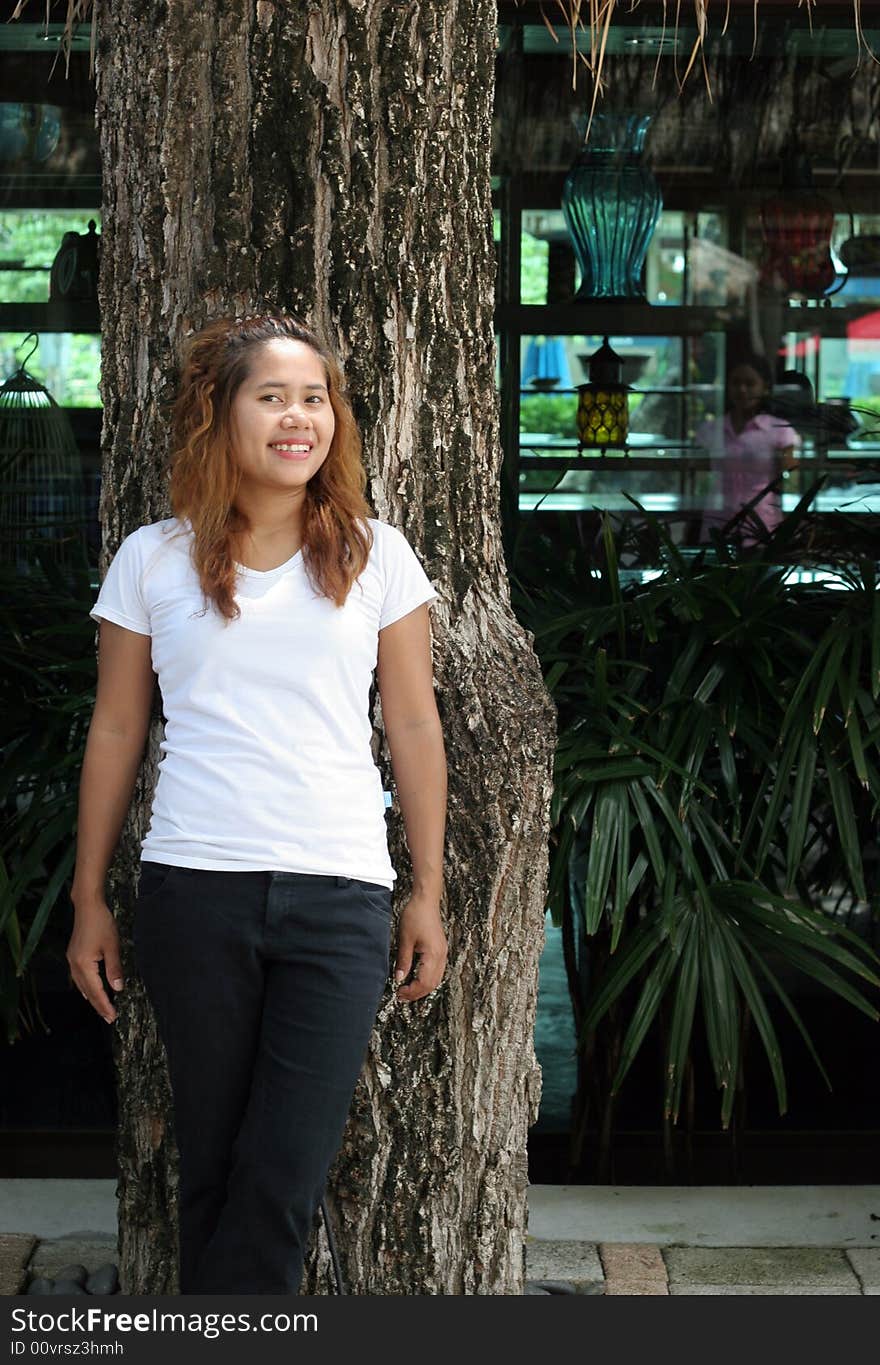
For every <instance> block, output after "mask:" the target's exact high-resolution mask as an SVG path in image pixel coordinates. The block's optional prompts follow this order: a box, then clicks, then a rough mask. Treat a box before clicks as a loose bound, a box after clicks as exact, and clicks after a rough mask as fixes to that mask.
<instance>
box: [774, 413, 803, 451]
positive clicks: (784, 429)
mask: <svg viewBox="0 0 880 1365" xmlns="http://www.w3.org/2000/svg"><path fill="white" fill-rule="evenodd" d="M770 423H771V426H770V434H771V436H772V438H773V449H774V450H787V449H788V447H789V446H794V447H795V448H798V447H799V446H800V444H801V438H800V436H799V435H798V433H797V432H796V431H795V429H794V427H792V426H789V424H788V422H786V421H785V420H784V419H783V418H781V417H771V418H770Z"/></svg>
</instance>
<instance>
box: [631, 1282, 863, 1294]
mask: <svg viewBox="0 0 880 1365" xmlns="http://www.w3.org/2000/svg"><path fill="white" fill-rule="evenodd" d="M607 1292H608V1291H607V1290H606V1293H607ZM669 1292H670V1294H672V1295H674V1296H678V1295H681V1294H747V1295H754V1294H774V1295H776V1296H777V1297H778V1298H782V1297H785V1298H788V1297H789V1296H790V1295H792V1294H828V1295H834V1296H837V1295H838V1294H858V1292H859V1287H858V1285H857V1284H856V1283H855V1281H853V1283H852V1284H851V1285H846V1286H845V1287H843V1288H838V1289H822V1288H821V1287H820V1286H819V1285H815V1284H812V1285H811V1284H789V1285H768V1284H670V1286H669ZM877 1292H878V1293H880V1290H878V1291H877Z"/></svg>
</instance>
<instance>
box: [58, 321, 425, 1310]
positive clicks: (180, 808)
mask: <svg viewBox="0 0 880 1365" xmlns="http://www.w3.org/2000/svg"><path fill="white" fill-rule="evenodd" d="M342 384H343V381H342V373H341V370H340V367H339V364H338V362H337V361H336V360H335V359H334V357H333V356H332V355H331V354H330V353H329V351H328V350H327V348H326V347H325V345H324V344H323V343H322V342H321V341H320V340H319V338H318V337H317V336H316V335H315V334H314V333H313V332H311V331H310V330H309V329H308V328H306V327H304V326H302V325H301V324H300V323H299V322H297V321H295V320H294V319H292V318H290V317H286V316H274V315H266V316H261V317H256V318H245V319H241V320H234V319H224V320H221V321H219V322H215V323H212V324H211V325H210V326H208V327H206V328H205V329H204V330H203V331H202V332H200V333H199V334H198V335H197V336H196V337H194V338H193V340H192V341H191V343H190V346H189V350H188V354H187V359H186V364H185V367H184V372H183V376H182V380H181V385H180V390H179V394H178V398H177V402H176V405H175V409H174V414H173V422H172V427H173V430H172V438H173V444H172V449H173V454H172V461H171V505H172V507H173V510H174V516H173V517H171V518H168V519H167V520H165V521H161V522H158V523H156V524H154V525H151V526H142V527H141V528H140V529H139V530H138V531H135V532H134V533H133V534H132V535H130V536H128V537H127V539H126V540H125V541H123V543H122V545H121V546H120V549H119V552H118V553H117V555H116V557H115V559H114V560H113V563H112V564H111V566H110V569H109V571H108V573H107V577H106V579H105V581H104V583H103V585H102V588H101V592H100V594H99V597H98V601H97V603H96V604H95V607H94V609H93V611H92V615H93V616H94V617H95V618H96V619H97V620H99V621H100V642H99V656H98V664H99V672H98V692H97V699H96V704H95V711H94V716H93V718H92V722H91V727H90V730H89V736H88V742H87V745H86V753H85V760H84V764H83V771H82V780H81V788H80V815H79V827H78V838H77V861H76V869H75V874H74V881H73V888H72V892H71V899H72V901H73V904H74V907H75V921H74V931H73V936H72V938H71V941H70V945H69V948H68V952H67V957H68V961H69V963H70V969H71V975H72V978H73V980H74V982H75V983H76V985H77V986H78V987H79V989H80V990H81V991H82V993H83V995H84V996H85V997H86V998H87V999H88V1000H89V1001H90V1002H91V1004H92V1005H93V1006H94V1007H95V1009H96V1010H97V1011H98V1012H99V1014H101V1015H102V1017H103V1018H104V1019H106V1020H107V1022H108V1023H112V1022H113V1020H114V1019H115V1018H116V1008H115V1004H114V1003H111V998H110V995H109V994H108V991H107V990H106V989H105V986H104V983H103V982H102V980H101V975H100V970H99V968H100V964H101V963H103V966H104V972H105V975H106V979H107V982H108V983H109V987H110V990H111V991H112V992H117V991H119V990H121V989H122V987H123V982H122V972H121V966H120V953H119V942H118V936H117V931H116V926H115V922H114V920H113V916H112V914H111V913H110V911H109V909H108V907H107V904H106V901H105V891H104V882H105V877H106V873H107V868H108V866H109V863H110V860H111V857H112V854H113V850H114V848H115V845H116V843H117V840H118V838H119V833H120V830H121V827H122V822H123V819H124V816H125V813H126V810H127V808H128V805H129V801H130V798H131V793H132V789H133V786H134V781H135V776H136V774H137V771H138V767H139V763H140V759H141V755H142V752H143V747H144V741H145V738H146V734H147V729H148V723H149V714H150V708H151V699H152V695H153V686H154V672H155V674H157V675H158V680H159V686H160V690H161V694H162V701H163V709H164V715H165V738H164V740H163V742H162V746H161V749H162V758H161V761H160V764H159V778H158V783H157V786H156V792H155V795H154V799H153V808H152V818H151V822H150V828H149V831H148V833H147V835H146V838H145V839H144V840H143V844H142V864H141V879H140V887H139V894H138V900H137V905H136V909H135V923H134V943H135V960H136V962H137V965H138V969H139V971H140V973H141V976H142V978H143V981H144V984H145V986H146V989H147V993H148V995H149V998H150V1000H151V1002H152V1005H153V1008H154V1010H155V1014H156V1018H157V1022H158V1026H159V1030H160V1033H161V1036H162V1039H163V1041H164V1043H165V1047H166V1051H167V1054H168V1064H169V1074H170V1078H171V1085H172V1091H173V1096H174V1120H175V1131H176V1137H177V1145H178V1150H179V1154H180V1190H179V1208H180V1226H179V1232H180V1286H181V1292H182V1293H222V1292H229V1293H245V1294H247V1293H251V1294H272V1293H286V1294H288V1293H296V1292H297V1290H298V1287H299V1284H300V1279H301V1275H302V1265H303V1254H304V1250H305V1247H306V1244H307V1241H308V1237H309V1234H310V1231H311V1226H312V1220H313V1217H314V1214H315V1211H316V1209H317V1207H318V1205H319V1203H320V1200H321V1196H322V1192H323V1188H324V1183H325V1179H326V1175H327V1171H328V1168H329V1165H330V1162H331V1160H332V1158H333V1156H334V1155H335V1153H336V1151H337V1150H338V1147H339V1143H340V1140H341V1136H342V1132H343V1129H344V1125H345V1121H346V1117H347V1112H348V1108H349V1104H350V1101H351V1097H352V1093H353V1090H354V1086H355V1083H356V1080H357V1077H358V1074H359V1072H360V1069H361V1066H362V1064H363V1060H364V1056H365V1053H366V1048H367V1044H368V1040H369V1036H370V1031H371V1029H372V1026H373V1023H374V1021H375V1014H376V1010H377V1007H378V1003H379V1000H380V998H381V995H382V992H383V989H384V987H385V984H386V980H387V977H388V966H389V939H390V924H391V888H392V884H393V881H394V878H395V873H394V870H393V868H392V866H391V863H390V861H389V858H388V849H387V841H386V832H385V803H384V796H383V792H382V784H381V779H380V776H379V773H378V770H377V768H376V767H375V764H374V762H373V758H372V753H371V748H370V739H371V733H372V730H371V724H370V719H369V691H370V685H371V682H372V676H373V669H374V667H375V668H376V670H377V681H378V686H379V692H380V695H381V701H382V719H383V724H384V728H385V733H386V736H387V739H388V743H389V747H390V751H391V759H392V767H393V771H394V778H395V783H396V787H397V792H398V796H399V801H400V808H401V811H402V814H403V818H404V824H405V829H406V835H407V841H408V845H409V851H410V855H411V860H412V872H413V889H412V893H411V895H410V898H409V900H408V902H407V903H406V905H405V906H404V908H403V910H402V913H401V916H400V925H399V934H398V947H397V957H396V962H395V972H394V983H395V989H396V993H397V998H398V999H399V1000H404V1001H413V1000H417V999H419V998H420V997H422V996H425V995H427V994H428V993H429V992H430V991H432V990H434V989H435V987H436V986H437V985H438V984H439V982H440V980H441V978H442V975H443V971H444V967H445V963H446V939H445V936H444V932H443V927H442V923H441V918H440V898H441V890H442V859H443V837H444V821H445V800H446V767H445V758H444V750H443V739H442V735H441V730H440V722H439V717H438V714H437V708H436V704H435V701H434V694H433V687H432V676H431V648H430V626H429V621H428V606H427V604H428V602H429V601H430V600H431V599H433V598H435V597H436V593H435V592H434V591H433V588H432V587H431V584H430V582H429V580H428V578H427V577H426V575H425V573H424V571H423V570H422V568H421V566H420V564H419V562H418V560H417V559H416V557H415V554H414V553H413V551H412V550H411V548H410V547H409V545H408V544H407V542H406V540H405V539H404V537H403V536H402V535H401V534H400V532H399V531H397V530H395V529H394V528H393V527H391V526H388V525H385V524H383V523H381V522H379V521H376V520H375V519H373V518H371V517H370V516H369V508H368V507H367V504H366V502H365V501H364V496H363V493H364V488H365V483H366V479H365V474H364V471H363V467H362V464H361V460H360V441H359V437H358V433H357V429H356V427H355V423H354V418H353V416H352V412H351V408H350V406H349V404H348V402H347V400H346V398H345V396H344V393H343V388H342ZM414 964H415V970H414V971H413V967H414Z"/></svg>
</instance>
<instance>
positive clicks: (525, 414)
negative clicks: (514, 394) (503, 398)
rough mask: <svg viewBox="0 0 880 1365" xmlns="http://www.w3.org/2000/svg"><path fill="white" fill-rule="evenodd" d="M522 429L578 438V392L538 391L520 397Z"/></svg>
mask: <svg viewBox="0 0 880 1365" xmlns="http://www.w3.org/2000/svg"><path fill="white" fill-rule="evenodd" d="M519 425H520V431H522V432H529V431H532V432H541V433H542V435H545V436H568V437H570V438H571V439H572V440H575V439H576V438H577V394H572V393H536V394H534V395H532V394H529V395H523V397H522V398H521V399H520V419H519Z"/></svg>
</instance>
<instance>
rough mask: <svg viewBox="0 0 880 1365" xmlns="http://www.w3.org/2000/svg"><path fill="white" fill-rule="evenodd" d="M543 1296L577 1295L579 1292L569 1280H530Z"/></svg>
mask: <svg viewBox="0 0 880 1365" xmlns="http://www.w3.org/2000/svg"><path fill="white" fill-rule="evenodd" d="M529 1283H530V1284H533V1285H534V1286H535V1288H536V1289H537V1290H539V1291H540V1292H541V1293H542V1294H576V1293H577V1290H576V1289H575V1287H574V1285H573V1284H569V1283H568V1282H567V1280H530V1281H529Z"/></svg>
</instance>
